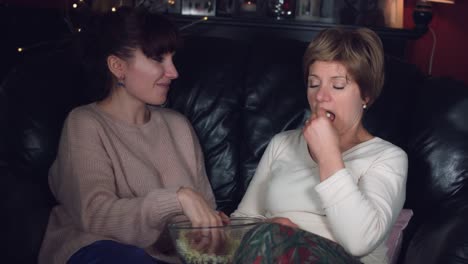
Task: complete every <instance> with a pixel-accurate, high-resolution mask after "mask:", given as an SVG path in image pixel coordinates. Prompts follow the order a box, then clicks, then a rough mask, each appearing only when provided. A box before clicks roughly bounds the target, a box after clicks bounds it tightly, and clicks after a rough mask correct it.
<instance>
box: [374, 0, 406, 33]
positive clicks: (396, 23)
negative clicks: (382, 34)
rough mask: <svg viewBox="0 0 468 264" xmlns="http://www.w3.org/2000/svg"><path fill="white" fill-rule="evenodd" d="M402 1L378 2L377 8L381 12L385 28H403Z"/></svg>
mask: <svg viewBox="0 0 468 264" xmlns="http://www.w3.org/2000/svg"><path fill="white" fill-rule="evenodd" d="M403 6H404V3H403V0H380V1H379V7H380V9H381V10H383V14H384V20H385V26H386V27H392V28H403Z"/></svg>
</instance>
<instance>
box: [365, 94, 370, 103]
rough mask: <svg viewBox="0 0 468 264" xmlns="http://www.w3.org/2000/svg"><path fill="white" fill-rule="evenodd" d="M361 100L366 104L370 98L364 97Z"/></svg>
mask: <svg viewBox="0 0 468 264" xmlns="http://www.w3.org/2000/svg"><path fill="white" fill-rule="evenodd" d="M363 100H364V104H368V103H369V101H370V97H369V96H366V97H364V99H363Z"/></svg>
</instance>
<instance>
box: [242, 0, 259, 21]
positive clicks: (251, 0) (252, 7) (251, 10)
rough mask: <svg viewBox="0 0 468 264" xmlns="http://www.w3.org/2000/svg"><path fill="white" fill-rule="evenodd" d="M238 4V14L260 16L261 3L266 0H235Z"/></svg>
mask: <svg viewBox="0 0 468 264" xmlns="http://www.w3.org/2000/svg"><path fill="white" fill-rule="evenodd" d="M237 1H238V4H239V12H238V14H239V16H244V17H261V16H262V15H263V14H262V4H263V3H265V1H266V0H237Z"/></svg>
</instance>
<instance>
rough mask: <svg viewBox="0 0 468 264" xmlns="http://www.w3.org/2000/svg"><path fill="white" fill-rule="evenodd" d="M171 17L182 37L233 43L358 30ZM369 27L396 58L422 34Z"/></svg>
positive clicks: (301, 23)
mask: <svg viewBox="0 0 468 264" xmlns="http://www.w3.org/2000/svg"><path fill="white" fill-rule="evenodd" d="M171 18H172V19H173V20H174V22H175V23H176V24H177V25H178V26H179V28H181V34H182V35H197V36H209V37H221V38H227V39H234V40H248V39H252V38H263V37H264V38H272V37H276V38H289V39H295V40H298V41H302V42H307V43H308V42H310V41H311V40H312V39H313V38H314V37H315V35H316V34H317V33H318V32H319V31H321V30H323V29H326V28H330V27H335V26H342V27H346V28H356V27H359V26H355V25H337V24H331V23H320V22H313V21H302V20H275V19H272V18H271V19H268V18H248V17H245V18H244V17H235V18H227V17H208V20H206V21H204V20H203V17H197V16H184V15H171ZM369 28H371V29H372V30H374V31H375V32H376V33H377V34H378V35H379V36H380V38H381V39H382V41H383V43H384V48H385V50H386V52H387V53H389V54H393V55H395V56H397V57H404V53H405V49H406V44H407V41H408V40H416V39H418V38H420V37H421V36H422V35H423V34H424V33H423V32H420V31H416V30H410V29H396V28H384V27H369Z"/></svg>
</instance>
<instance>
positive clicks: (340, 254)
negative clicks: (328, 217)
mask: <svg viewBox="0 0 468 264" xmlns="http://www.w3.org/2000/svg"><path fill="white" fill-rule="evenodd" d="M233 263H242V264H247V263H249V264H250V263H253V264H273V263H274V264H277V263H278V264H287V263H297V264H309V263H310V264H316V263H327V264H328V263H333V264H348V263H351V264H354V263H356V264H357V263H361V262H360V261H359V259H358V258H356V257H353V256H352V255H350V254H348V253H347V252H346V251H345V250H344V248H343V247H342V246H340V245H339V244H337V243H336V242H333V241H331V240H329V239H326V238H324V237H321V236H319V235H316V234H313V233H309V232H307V231H304V230H301V229H297V228H291V227H288V226H284V225H280V224H275V223H262V224H260V225H258V226H256V227H254V228H253V229H252V230H250V231H249V232H248V233H247V234H245V236H244V238H243V239H242V242H241V245H240V246H239V248H238V249H237V252H236V255H235V256H234V260H233Z"/></svg>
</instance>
